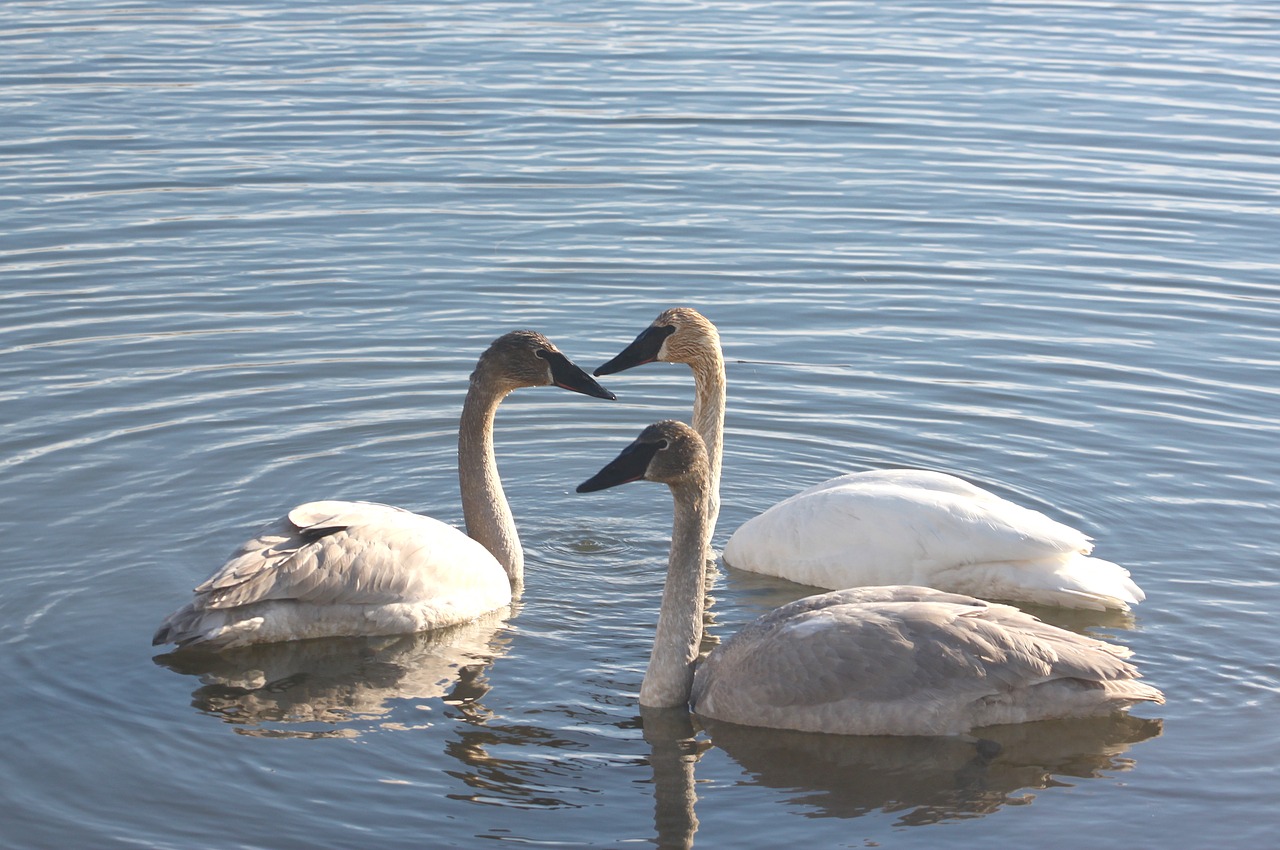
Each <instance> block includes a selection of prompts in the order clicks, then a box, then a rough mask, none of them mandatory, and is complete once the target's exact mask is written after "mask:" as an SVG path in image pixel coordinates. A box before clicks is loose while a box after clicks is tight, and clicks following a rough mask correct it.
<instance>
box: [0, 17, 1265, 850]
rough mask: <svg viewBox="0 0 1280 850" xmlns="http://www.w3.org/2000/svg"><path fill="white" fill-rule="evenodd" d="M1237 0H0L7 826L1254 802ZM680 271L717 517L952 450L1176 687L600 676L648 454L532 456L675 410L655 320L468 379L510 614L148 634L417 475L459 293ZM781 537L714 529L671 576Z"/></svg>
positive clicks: (828, 820)
mask: <svg viewBox="0 0 1280 850" xmlns="http://www.w3.org/2000/svg"><path fill="white" fill-rule="evenodd" d="M1278 45H1280V6H1277V4H1275V3H1272V2H1263V0H1258V2H1229V3H1228V2H1216V0H1214V1H1213V2H1211V1H1210V0H1165V1H1164V2H1142V0H1135V2H1125V3H1109V2H1089V0H1081V2H1016V1H1015V0H1009V2H962V0H957V2H940V0H933V2H908V1H907V0H903V2H895V0H885V2H879V3H873V2H820V3H780V2H779V3H773V2H755V0H741V2H722V1H721V0H709V1H708V2H681V0H670V2H666V1H665V0H651V2H639V3H633V4H622V3H610V2H599V1H598V0H586V2H564V0H539V2H479V3H474V2H473V3H462V2H447V3H422V2H401V0H389V2H382V3H378V4H369V5H365V4H358V3H326V2H320V3H315V2H312V3H301V2H296V3H295V2H269V0H255V1H254V2H240V3H222V2H215V3H208V4H203V5H196V6H192V5H191V4H185V3H182V4H180V3H162V2H146V0H141V1H140V2H127V3H107V2H99V1H98V0H75V2H70V0H68V1H66V2H63V0H38V2H34V1H33V2H5V3H3V4H0V111H2V113H3V116H4V119H3V129H0V210H3V223H4V224H3V228H0V424H2V425H3V427H2V428H0V482H2V483H0V518H2V519H0V525H2V527H3V529H4V533H5V545H4V557H3V563H2V566H0V682H2V684H0V709H2V711H0V753H2V754H3V755H2V756H0V824H3V826H2V827H0V846H3V847H5V848H128V847H135V848H136V847H145V848H182V849H183V850H186V848H225V847H237V848H264V850H286V849H287V848H317V847H326V848H327V847H332V848H365V847H375V846H376V847H384V848H402V847H403V848H435V847H476V846H491V845H490V844H488V843H487V842H500V843H505V844H508V845H512V846H517V845H518V846H527V845H534V846H543V847H616V846H621V845H638V846H652V845H658V846H662V847H685V846H690V845H693V846H697V847H702V848H720V847H724V848H728V847H733V848H776V847H793V846H794V847H805V848H827V847H833V848H834V847H864V846H882V847H908V848H909V847H922V848H923V847H927V848H932V847H937V846H944V845H945V846H947V847H988V846H1013V847H1017V846H1034V847H1073V848H1074V847H1108V848H1123V847H1162V848H1201V847H1242V848H1244V847H1248V848H1256V847H1265V846H1271V845H1272V843H1273V842H1274V841H1275V836H1276V834H1277V830H1278V829H1280V814H1278V811H1280V810H1278V809H1277V805H1276V804H1277V802H1278V801H1280V772H1278V767H1277V765H1278V764H1280V731H1278V729H1277V717H1278V716H1280V714H1278V712H1280V663H1278V662H1277V649H1278V648H1280V621H1278V619H1277V617H1276V616H1275V612H1276V610H1277V607H1278V605H1280V593H1278V591H1277V567H1278V566H1280V564H1278V558H1277V551H1278V549H1280V546H1278V544H1277V537H1278V535H1277V520H1276V517H1277V507H1278V506H1280V495H1278V493H1277V487H1276V482H1277V480H1278V479H1280V462H1278V461H1277V452H1276V447H1277V444H1278V443H1277V441H1278V438H1280V406H1278V403H1280V389H1278V387H1280V382H1278V381H1277V366H1280V344H1278V342H1277V328H1278V327H1280V248H1278V247H1277V246H1280V49H1278V47H1277V46H1278ZM680 304H685V305H690V306H694V307H697V308H698V309H700V310H702V311H703V312H704V313H705V314H707V315H708V316H709V317H711V318H712V319H713V320H714V321H715V322H716V323H717V324H718V325H719V327H720V329H721V333H722V336H723V340H724V345H725V351H726V356H727V357H728V358H729V361H730V362H729V367H728V370H729V380H730V396H729V414H728V421H727V440H726V462H725V475H724V482H723V494H722V495H723V503H724V507H723V510H722V513H721V516H720V526H719V529H718V531H717V535H716V540H717V543H718V544H719V545H723V543H724V541H725V540H726V539H727V538H728V535H729V534H730V533H731V532H732V531H733V529H734V528H736V527H737V526H738V525H739V524H740V523H741V522H743V521H744V520H746V519H747V518H749V517H751V516H752V515H754V514H755V513H757V512H759V511H760V510H762V509H764V508H765V507H767V506H768V505H770V504H772V503H774V502H775V501H777V500H779V499H780V498H783V497H785V496H786V495H789V494H790V493H793V492H795V491H796V490H798V489H800V488H801V487H803V486H806V485H808V484H811V483H814V482H816V481H819V480H821V479H823V478H826V477H829V476H831V475H834V474H838V473H842V472H848V471H855V470H861V469H873V468H885V467H895V466H919V467H925V468H929V469H938V470H944V471H948V472H953V473H956V474H959V475H962V476H964V477H966V478H968V479H970V480H972V481H974V482H976V483H979V484H981V485H983V486H986V487H988V488H990V489H993V490H995V491H996V492H998V493H1000V494H1001V495H1005V496H1007V497H1010V498H1012V499H1014V500H1016V501H1018V502H1020V503H1022V504H1025V505H1028V506H1031V507H1035V508H1038V509H1040V510H1043V511H1045V512H1047V513H1048V514H1049V515H1051V516H1053V517H1054V518H1057V519H1060V520H1063V521H1065V522H1068V523H1070V524H1073V525H1076V526H1077V527H1079V528H1081V529H1083V530H1084V531H1086V532H1087V533H1089V534H1090V535H1092V536H1094V537H1095V538H1096V539H1097V541H1098V548H1097V553H1098V554H1099V555H1101V556H1102V557H1105V558H1107V559H1110V560H1114V561H1116V562H1119V563H1121V564H1123V565H1125V566H1126V567H1128V568H1129V569H1130V570H1131V571H1132V572H1133V574H1134V576H1135V578H1136V579H1137V580H1138V582H1139V583H1140V584H1141V585H1142V587H1143V588H1144V589H1145V590H1146V591H1147V593H1148V599H1147V601H1146V602H1145V603H1144V604H1143V605H1141V606H1139V607H1138V608H1137V609H1136V610H1135V611H1134V613H1133V615H1132V616H1122V615H1108V616H1102V615H1096V614H1082V613H1075V614H1073V613H1070V612H1062V611H1055V610H1051V609H1046V610H1041V611H1036V612H1035V613H1037V614H1038V615H1040V616H1042V617H1044V618H1046V619H1049V620H1051V621H1052V622H1056V623H1059V624H1061V625H1064V626H1067V627H1069V628H1073V629H1076V630H1080V631H1085V632H1088V633H1090V634H1094V635H1098V636H1102V637H1105V638H1108V639H1113V640H1115V641H1118V642H1121V643H1124V644H1126V645H1128V646H1130V647H1132V649H1133V650H1134V652H1135V659H1136V661H1137V663H1138V664H1139V665H1140V667H1141V669H1142V671H1143V672H1144V674H1145V675H1146V677H1147V679H1148V681H1150V682H1152V683H1153V684H1155V685H1157V686H1158V687H1160V688H1162V689H1163V690H1164V691H1165V692H1166V694H1167V696H1168V704H1167V705H1164V706H1143V707H1141V708H1138V709H1136V710H1135V711H1134V712H1133V715H1132V716H1131V717H1128V718H1124V717H1119V718H1115V719H1103V720H1098V721H1091V722H1082V723H1044V724H1030V725H1027V726H1024V727H1017V728H1013V729H1004V730H994V731H993V732H992V734H991V735H989V736H988V737H992V738H994V739H995V740H997V741H998V742H999V743H1000V744H1001V747H1002V748H1001V750H1000V752H999V753H998V754H997V755H996V756H994V757H985V758H984V757H981V756H979V755H978V753H977V751H976V750H975V748H974V746H973V745H972V743H970V742H967V741H962V740H949V739H942V740H937V739H902V740H885V739H844V738H839V737H831V736H808V735H795V734H787V733H778V732H770V731H767V730H764V731H762V730H743V729H734V728H723V729H722V728H716V727H712V728H703V727H701V726H699V725H696V723H693V724H691V723H690V721H689V719H688V718H687V717H685V716H683V715H681V714H679V713H676V714H674V715H673V714H670V713H667V714H652V715H651V714H649V713H648V712H646V715H645V716H644V717H642V716H641V713H640V711H639V709H638V706H637V701H636V697H637V691H638V688H639V684H640V680H641V677H642V675H643V671H644V666H645V664H646V662H647V660H648V650H649V645H650V641H651V638H652V629H653V624H654V622H655V620H656V616H657V606H658V601H659V595H660V592H661V584H662V579H663V568H664V565H665V557H666V544H667V535H668V533H669V529H670V521H671V514H670V512H671V503H670V498H669V496H668V495H667V493H666V491H665V488H662V487H659V486H657V485H643V486H642V485H635V486H632V487H627V488H622V489H619V490H614V491H608V492H606V493H602V494H596V495H594V496H578V495H576V494H574V493H573V488H574V487H575V486H576V485H577V484H578V483H579V482H581V481H582V480H584V479H585V478H587V477H588V476H590V475H591V474H593V473H594V472H595V471H596V470H597V469H598V468H599V467H600V466H601V465H603V464H604V463H605V462H606V461H608V460H609V459H611V458H612V457H613V456H614V454H615V453H616V452H617V451H618V449H620V448H621V447H622V446H623V445H625V444H626V443H627V442H629V441H630V440H631V439H632V437H633V436H634V435H635V434H636V433H638V431H639V430H640V428H641V427H643V426H644V425H646V424H648V423H650V422H652V421H654V420H656V419H662V418H670V417H687V416H688V411H689V407H690V404H691V401H692V392H693V390H692V380H691V377H690V375H689V372H688V370H687V369H686V368H684V367H676V366H671V365H666V364H658V365H654V366H649V367H646V368H644V369H640V370H636V371H634V372H627V373H624V374H622V375H617V376H613V377H612V378H611V379H608V380H606V381H605V383H606V385H607V386H609V387H610V388H611V389H613V390H614V391H616V392H617V393H618V395H619V400H618V401H617V402H612V403H610V402H605V401H600V400H595V399H588V398H586V397H583V396H577V395H570V394H567V393H561V392H558V391H555V390H552V389H538V390H525V391H521V392H519V393H517V394H516V395H514V396H512V397H511V398H510V400H509V401H508V402H507V403H506V404H505V405H504V407H503V409H502V410H501V412H500V413H499V417H498V454H499V464H500V467H501V471H502V474H503V477H504V480H505V482H506V488H507V493H508V496H509V497H510V499H511V502H512V506H513V509H514V512H515V514H516V518H517V521H518V523H519V525H520V530H521V534H522V539H523V542H524V546H525V549H526V553H527V560H528V576H527V579H528V585H527V588H526V592H525V595H524V597H523V599H522V600H521V601H520V603H519V604H518V605H517V606H515V608H514V609H513V610H512V611H511V612H509V614H508V616H506V617H502V618H496V619H494V620H493V621H491V622H483V623H478V624H476V625H474V626H470V627H467V628H464V629H462V630H460V631H457V632H454V633H450V634H446V635H424V636H418V637H406V638H400V639H385V640H368V641H324V642H317V643H308V644H300V645H293V646H289V645H286V646H281V647H275V648H268V649H263V650H261V651H255V652H252V653H241V654H239V655H228V656H227V657H225V658H224V659H222V661H221V662H220V663H218V664H212V663H204V664H190V663H183V662H182V661H181V660H180V659H171V658H166V657H165V656H164V654H163V652H161V651H157V650H155V649H153V648H152V647H151V646H150V638H151V634H152V631H153V630H154V628H155V627H156V625H157V624H158V622H159V621H160V620H161V619H162V618H163V617H164V616H165V615H166V614H167V613H168V612H169V611H170V610H172V609H173V608H175V607H177V606H178V605H180V604H181V603H182V602H183V601H185V600H186V599H187V598H188V597H189V594H190V590H191V588H192V587H193V586H194V585H195V584H197V583H198V582H199V581H201V580H202V579H204V578H205V577H206V576H207V575H208V574H209V573H210V572H211V571H212V570H213V569H215V568H216V567H217V566H219V565H220V564H221V563H222V561H223V559H224V558H225V556H226V555H227V554H228V553H229V552H230V551H231V550H232V549H233V548H234V547H235V546H236V545H237V544H239V543H240V542H241V541H242V540H243V539H245V538H246V537H247V536H248V535H249V534H250V533H252V532H253V531H255V530H256V529H257V528H258V527H259V525H261V524H262V523H264V522H266V521H269V520H271V519H274V518H275V517H277V516H279V515H281V514H282V513H283V512H284V511H285V510H287V509H288V508H289V507H292V506H293V505H295V504H297V503H299V502H302V501H305V500H309V499H316V498H326V497H331V498H351V499H371V500H376V501H382V502H388V503H391V504H396V505H401V506H405V507H410V508H413V509H415V510H421V511H423V512H426V513H430V514H432V515H434V516H437V517H439V518H441V519H444V520H446V521H449V522H452V523H459V522H460V521H461V508H460V506H459V499H458V493H457V478H456V472H455V462H456V459H455V450H456V442H455V440H456V425H457V417H458V413H459V411H460V407H461V403H462V396H463V393H464V391H465V388H466V382H467V376H468V374H469V373H470V370H471V368H472V366H473V364H474V361H475V358H476V357H477V356H478V355H479V353H480V352H481V351H482V350H483V349H484V347H485V346H486V345H487V344H488V342H489V341H490V340H492V339H493V338H494V337H496V336H498V335H499V334H501V333H503V332H505V331H507V330H511V329H514V328H519V327H529V328H534V329H537V330H540V331H542V332H544V333H546V334H547V335H548V336H550V337H551V338H552V339H553V340H555V341H556V342H557V343H558V344H559V345H560V347H561V348H563V349H564V351H565V352H566V353H567V354H568V355H569V356H570V357H572V358H573V359H574V360H576V361H577V362H578V363H579V364H581V365H583V366H585V367H587V368H594V367H595V366H597V365H599V364H600V363H602V362H603V361H604V360H606V359H608V358H609V357H612V356H613V355H614V354H615V353H617V352H618V351H619V350H620V349H621V347H622V346H623V345H625V344H626V343H627V342H629V341H630V340H631V339H632V338H633V337H634V336H635V335H636V334H637V333H638V332H639V331H640V330H641V329H643V328H644V326H645V325H647V324H648V323H649V322H650V321H651V320H652V319H653V317H654V316H656V315H657V313H658V312H659V311H660V310H661V309H663V308H665V307H669V306H675V305H680ZM809 592H811V591H810V589H808V588H804V587H800V586H798V585H792V584H788V583H786V582H781V581H775V580H771V579H767V578H762V577H757V576H751V575H749V574H744V573H739V572H734V571H732V570H722V571H721V573H720V575H719V576H718V578H717V581H716V585H715V588H714V591H713V595H714V597H715V601H714V607H713V614H714V623H713V624H712V626H711V633H712V634H713V635H714V636H716V637H721V638H723V637H726V636H728V635H729V634H731V633H732V632H733V631H735V630H736V629H737V628H739V627H740V626H741V625H742V624H743V623H745V622H747V621H748V620H750V619H751V618H754V617H755V616H757V615H758V614H760V613H761V612H763V611H765V610H767V609H768V608H770V607H773V606H775V605H778V604H781V603H783V602H785V601H789V600H791V599H794V598H798V597H800V596H803V595H806V594H807V593H809ZM478 839H479V840H482V842H484V843H479V844H478V843H477V840H478Z"/></svg>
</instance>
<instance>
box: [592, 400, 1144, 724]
mask: <svg viewBox="0 0 1280 850" xmlns="http://www.w3.org/2000/svg"><path fill="white" fill-rule="evenodd" d="M641 478H643V479H645V480H648V481H658V482H661V483H664V484H666V485H667V486H668V487H670V488H671V495H672V497H673V499H674V501H675V524H674V527H673V529H672V532H671V555H670V559H669V561H668V564H667V583H666V587H665V589H664V590H663V594H662V610H661V613H660V614H659V616H658V628H657V633H656V635H655V637H654V643H653V653H652V655H651V656H650V659H649V668H648V670H647V671H646V672H645V676H644V682H643V684H642V685H641V687H640V704H641V705H642V706H649V707H654V708H661V707H671V706H679V705H684V704H686V703H688V704H689V705H690V707H691V708H692V709H693V710H694V711H695V712H697V713H698V714H700V715H703V716H704V717H709V718H712V719H715V720H724V721H728V722H730V723H740V724H743V725H747V726H766V727H772V728H779V729H797V730H801V731H806V732H831V733H838V734H846V735H953V734H960V733H963V732H966V731H968V730H969V729H972V728H974V727H978V726H989V725H993V724H1002V723H1022V722H1026V721H1033V720H1048V719H1054V718H1067V717H1087V716H1091V715H1100V714H1108V713H1110V712H1113V711H1118V710H1121V709H1124V708H1127V707H1129V706H1131V705H1133V704H1135V703H1138V702H1143V701H1149V702H1155V703H1161V702H1164V697H1163V695H1162V694H1161V693H1160V691H1158V690H1156V689H1155V688H1153V687H1151V686H1150V685H1146V684H1144V683H1142V682H1139V681H1137V678H1138V673H1137V671H1136V670H1135V669H1134V668H1133V667H1132V666H1131V665H1130V664H1128V663H1127V662H1125V661H1124V660H1123V658H1124V657H1125V656H1126V655H1128V650H1126V649H1124V648H1123V647H1119V646H1112V645H1110V644H1107V643H1103V642H1102V641H1098V640H1094V639H1093V638H1088V637H1083V636H1081V635H1077V634H1075V633H1073V632H1068V631H1066V630H1064V629H1060V628H1058V627H1056V626H1050V625H1047V624H1046V623H1042V622H1040V621H1039V620H1037V619H1036V618H1035V617H1032V616H1030V615H1029V614H1024V613H1023V612H1021V611H1019V610H1018V609H1016V608H1012V607H1009V606H1007V605H995V604H991V603H988V602H984V601H982V600H980V599H974V598H972V597H969V596H962V595H959V594H954V593H946V592H944V591H939V590H934V589H931V588H925V587H910V586H904V585H899V586H888V587H865V588H856V589H853V590H841V591H835V592H833V593H824V594H820V595H818V596H810V597H807V598H805V599H800V600H798V601H796V602H792V603H791V604H789V605H784V606H782V607H781V608H778V609H776V610H774V611H772V612H770V613H768V614H765V615H764V616H763V617H761V618H760V619H758V620H756V621H755V622H754V623H752V624H750V625H748V626H747V627H746V628H744V629H743V630H742V631H740V632H738V633H737V634H736V635H734V636H733V637H732V638H730V639H729V640H728V641H727V642H725V643H724V644H722V645H720V646H718V647H716V648H715V649H714V650H713V651H712V652H711V654H710V655H709V656H708V657H707V659H706V661H705V662H703V664H702V665H701V666H700V667H698V668H697V672H696V674H695V672H694V662H695V660H696V658H697V654H698V645H699V642H700V640H701V633H702V607H703V592H702V581H703V570H704V568H705V560H704V558H703V557H702V554H703V549H702V541H703V539H704V535H705V533H706V528H705V526H706V524H707V521H708V516H707V507H706V506H707V491H708V489H709V487H710V478H711V475H710V464H709V460H708V456H707V452H706V449H705V448H704V446H703V443H702V440H701V438H700V437H699V436H698V434H697V432H695V431H694V430H693V429H692V428H690V427H689V426H688V425H685V424H683V423H681V422H673V421H668V422H659V423H657V424H655V425H651V426H649V427H648V428H646V429H645V430H644V431H643V432H642V433H641V434H640V436H639V438H638V439H636V441H635V442H633V443H632V444H631V445H630V446H628V447H627V448H625V449H623V451H622V453H621V454H620V455H618V457H617V458H616V459H615V460H613V461H612V462H611V463H609V464H608V465H607V466H605V467H604V468H603V469H602V470H600V472H599V473H597V474H596V475H595V476H594V477H593V478H591V479H589V480H587V481H586V482H584V483H583V484H581V485H580V486H579V487H578V492H580V493H582V492H591V491H594V490H601V489H604V488H606V487H612V486H614V485H616V484H623V483H626V482H629V481H637V480H640V479H641Z"/></svg>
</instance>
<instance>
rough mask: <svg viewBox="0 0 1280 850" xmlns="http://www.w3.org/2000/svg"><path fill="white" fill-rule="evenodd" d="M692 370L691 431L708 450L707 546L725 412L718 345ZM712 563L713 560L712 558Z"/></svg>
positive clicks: (716, 508) (715, 511)
mask: <svg viewBox="0 0 1280 850" xmlns="http://www.w3.org/2000/svg"><path fill="white" fill-rule="evenodd" d="M689 365H690V366H691V367H692V369H693V384H694V396H693V423H692V424H693V430H695V431H697V432H698V436H699V437H701V438H702V442H703V443H704V444H705V445H706V447H707V459H708V461H709V462H710V464H711V479H710V487H709V489H708V493H707V500H708V504H707V533H706V537H707V545H708V546H710V545H711V536H712V534H714V533H715V528H716V519H717V518H718V517H719V515H720V466H721V459H722V456H723V453H724V412H725V405H726V396H727V389H726V387H727V381H726V379H725V371H724V355H722V354H721V352H720V346H719V344H717V345H715V347H714V348H713V349H712V350H711V353H710V356H708V357H705V358H703V359H700V360H697V361H694V362H692V363H690V364H689ZM713 560H714V557H713Z"/></svg>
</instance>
